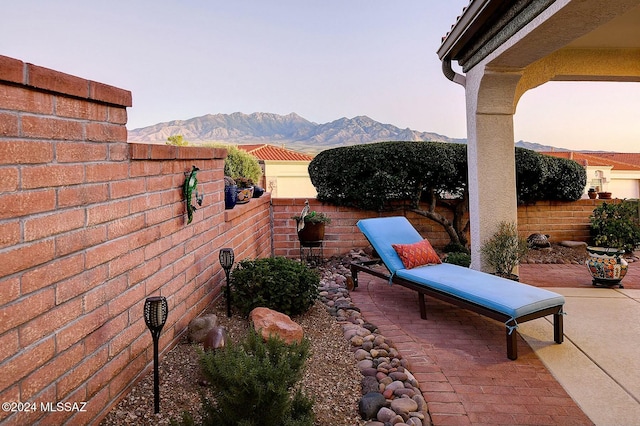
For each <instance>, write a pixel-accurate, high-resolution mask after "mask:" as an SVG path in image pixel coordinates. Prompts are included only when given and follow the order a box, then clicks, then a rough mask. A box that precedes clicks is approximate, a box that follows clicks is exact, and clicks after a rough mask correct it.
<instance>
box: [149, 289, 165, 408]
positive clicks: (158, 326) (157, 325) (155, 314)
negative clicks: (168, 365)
mask: <svg viewBox="0 0 640 426" xmlns="http://www.w3.org/2000/svg"><path fill="white" fill-rule="evenodd" d="M168 313H169V307H168V306H167V299H166V298H165V297H164V296H153V297H148V298H147V300H145V302H144V322H145V323H146V324H147V327H148V328H149V330H150V331H151V337H153V396H154V412H155V413H156V414H158V413H159V412H160V377H159V374H158V339H159V338H160V331H161V330H162V327H164V323H165V322H166V321H167V314H168Z"/></svg>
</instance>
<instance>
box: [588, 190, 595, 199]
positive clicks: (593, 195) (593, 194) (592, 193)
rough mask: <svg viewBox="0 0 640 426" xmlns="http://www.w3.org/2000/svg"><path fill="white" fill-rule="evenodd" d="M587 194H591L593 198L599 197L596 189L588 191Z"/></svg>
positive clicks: (590, 196)
mask: <svg viewBox="0 0 640 426" xmlns="http://www.w3.org/2000/svg"><path fill="white" fill-rule="evenodd" d="M587 195H589V198H591V199H592V200H595V199H596V198H598V193H597V192H596V191H589V192H587Z"/></svg>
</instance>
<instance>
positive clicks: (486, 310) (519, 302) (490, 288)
mask: <svg viewBox="0 0 640 426" xmlns="http://www.w3.org/2000/svg"><path fill="white" fill-rule="evenodd" d="M357 225H358V228H359V229H360V230H361V231H362V233H363V234H364V235H365V237H367V240H369V243H370V244H371V245H372V246H373V248H374V250H375V251H376V253H377V254H378V256H379V257H380V260H373V261H368V262H353V263H352V264H351V275H352V278H353V281H354V288H357V286H358V272H359V271H362V272H366V273H369V274H372V275H375V276H378V277H381V278H385V279H387V280H389V284H392V283H395V284H399V285H401V286H404V287H407V288H410V289H412V290H415V291H417V292H418V300H419V304H420V316H421V318H422V319H427V312H426V307H425V303H424V295H425V294H426V295H429V296H432V297H434V298H437V299H440V300H443V301H445V302H448V303H451V304H454V305H457V306H461V307H463V308H466V309H468V310H470V311H473V312H477V313H479V314H481V315H484V316H487V317H489V318H492V319H495V320H498V321H501V322H503V323H504V324H505V326H506V335H507V357H508V358H509V359H512V360H515V359H517V358H518V346H517V332H516V329H517V327H518V324H519V323H523V322H526V321H530V320H533V319H536V318H542V317H545V316H547V315H553V322H554V328H553V333H554V340H555V342H556V343H562V341H563V325H562V316H563V309H562V308H563V305H564V297H563V296H562V295H560V294H557V293H554V292H552V291H548V290H545V289H542V288H538V287H534V286H531V285H528V284H522V283H519V282H516V281H512V280H508V279H505V278H500V277H497V276H495V275H491V274H487V273H484V272H480V271H476V270H473V269H469V268H465V267H462V266H457V265H453V264H448V263H440V264H427V265H424V266H417V267H413V268H411V269H408V268H406V267H405V265H404V264H403V261H402V259H401V258H400V256H398V253H397V252H396V249H394V247H393V246H392V245H411V246H408V247H414V246H413V244H415V243H421V242H423V241H424V239H423V238H422V237H421V236H420V234H419V233H418V231H416V229H415V228H414V227H413V226H412V225H411V224H410V223H409V221H408V220H407V219H406V218H405V217H402V216H395V217H385V218H374V219H364V220H360V221H359V222H358V223H357ZM406 247H407V246H405V248H406ZM405 261H407V260H406V258H405ZM380 262H382V263H383V264H384V266H385V267H386V268H387V270H388V273H386V272H384V271H382V270H381V268H377V269H374V268H372V265H373V264H375V263H380Z"/></svg>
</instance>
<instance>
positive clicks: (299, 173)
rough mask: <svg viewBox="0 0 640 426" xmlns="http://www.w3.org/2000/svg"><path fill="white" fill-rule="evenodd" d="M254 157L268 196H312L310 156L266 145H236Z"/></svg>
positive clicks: (314, 189) (313, 193)
mask: <svg viewBox="0 0 640 426" xmlns="http://www.w3.org/2000/svg"><path fill="white" fill-rule="evenodd" d="M238 148H239V149H242V150H243V151H247V152H248V153H249V154H251V155H253V156H254V157H256V158H257V159H258V162H259V163H260V166H261V167H262V173H263V178H262V179H263V182H261V185H262V186H263V188H265V190H267V191H269V192H271V197H272V198H299V197H301V198H315V197H316V194H317V193H316V188H315V187H314V186H313V185H312V184H311V178H309V163H311V160H313V156H311V155H308V154H303V153H301V152H297V151H292V150H290V149H286V148H284V147H278V146H275V145H269V144H256V145H238Z"/></svg>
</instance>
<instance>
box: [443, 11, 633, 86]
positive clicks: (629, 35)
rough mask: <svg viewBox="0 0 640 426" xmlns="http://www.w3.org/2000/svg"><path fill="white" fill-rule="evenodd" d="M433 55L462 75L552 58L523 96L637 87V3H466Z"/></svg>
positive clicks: (519, 67) (515, 67) (519, 68)
mask: <svg viewBox="0 0 640 426" xmlns="http://www.w3.org/2000/svg"><path fill="white" fill-rule="evenodd" d="M554 55H555V57H554ZM438 56H439V57H440V59H441V60H442V61H443V65H448V63H450V61H457V62H458V63H459V64H460V66H461V67H462V69H463V71H464V72H467V71H468V70H469V69H471V68H473V66H475V65H477V64H478V63H480V62H481V61H484V60H485V59H486V65H487V67H490V68H492V69H495V70H498V71H509V70H513V71H518V72H521V71H522V70H525V69H526V68H527V67H529V66H531V65H532V64H533V65H534V66H535V64H536V62H538V61H540V60H542V59H547V58H551V59H550V62H551V65H550V64H549V63H544V64H542V65H540V66H541V67H546V68H549V67H550V68H551V69H544V70H542V74H544V76H539V77H535V78H533V79H532V81H530V82H528V84H527V86H528V87H527V88H525V89H524V90H526V89H528V88H531V87H535V86H536V85H538V84H542V83H544V82H546V81H549V80H609V81H612V80H613V81H640V0H555V1H553V0H516V1H512V0H472V1H471V2H470V3H469V6H468V7H467V8H466V9H465V10H464V12H463V14H462V15H461V16H460V17H459V18H458V20H457V22H456V23H455V24H454V25H453V27H452V29H451V31H450V32H449V33H448V34H447V36H445V37H444V38H443V41H442V44H441V46H440V48H439V49H438ZM612 61H613V62H614V63H613V64H612ZM543 62H544V61H543ZM599 67H600V68H599ZM443 68H444V67H443ZM538 73H539V72H538ZM445 74H448V73H447V72H446V70H445ZM447 77H449V78H450V79H453V78H452V76H451V75H450V74H448V75H447ZM536 78H537V79H539V80H540V81H536Z"/></svg>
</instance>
